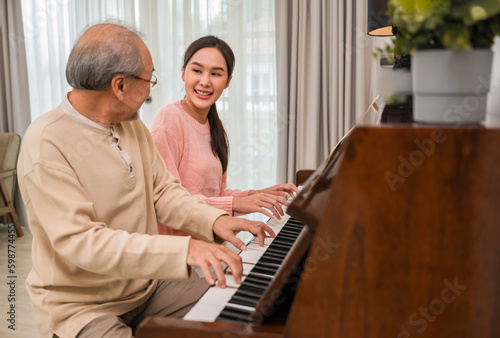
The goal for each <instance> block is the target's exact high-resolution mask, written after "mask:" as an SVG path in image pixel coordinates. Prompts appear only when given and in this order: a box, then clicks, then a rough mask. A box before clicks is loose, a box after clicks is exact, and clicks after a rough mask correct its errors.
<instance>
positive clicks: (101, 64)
mask: <svg viewBox="0 0 500 338" xmlns="http://www.w3.org/2000/svg"><path fill="white" fill-rule="evenodd" d="M153 71H154V66H153V61H152V59H151V55H150V53H149V51H148V49H147V47H146V45H145V44H144V42H143V41H142V40H141V38H139V36H138V35H137V34H135V33H134V32H132V31H130V30H129V29H127V28H125V27H123V26H120V25H115V24H98V25H94V26H92V27H90V28H89V29H88V30H87V31H85V32H84V33H83V35H82V36H81V37H80V39H79V40H78V41H77V43H76V44H75V46H74V48H73V50H72V51H71V54H70V56H69V59H68V64H67V68H66V77H67V80H68V82H69V83H70V85H71V86H72V87H73V90H72V91H71V92H69V93H68V94H67V96H66V97H65V98H64V99H63V101H62V103H61V104H60V106H58V107H57V108H56V109H54V110H52V111H50V112H48V113H46V114H44V115H43V116H41V117H40V118H38V119H37V120H36V121H34V122H33V123H32V124H31V126H30V127H29V128H28V130H27V131H26V134H25V137H24V142H23V146H22V150H21V154H20V156H19V163H18V169H19V184H20V188H21V192H22V196H23V199H24V202H25V203H26V206H27V210H28V218H29V224H30V228H31V231H32V233H33V268H32V270H31V272H30V274H29V276H28V279H27V281H26V286H27V289H28V291H29V294H30V297H31V301H32V304H33V308H34V313H35V318H36V324H37V326H38V328H39V330H40V332H41V335H42V336H43V337H61V338H65V337H132V336H133V330H134V328H135V326H136V325H137V324H138V323H139V322H140V321H141V320H142V319H144V318H145V317H146V316H148V315H158V316H182V315H183V314H185V313H186V312H187V310H188V309H189V308H190V306H191V305H192V304H193V303H194V302H195V301H196V300H197V299H198V298H199V297H200V295H201V294H202V293H203V292H204V291H205V290H206V289H207V288H208V286H209V284H214V279H213V277H212V275H211V274H210V270H209V268H210V267H212V268H213V269H214V270H215V272H216V275H217V278H218V281H219V285H220V286H221V287H224V283H225V281H224V274H223V267H222V263H221V262H224V263H226V264H227V265H228V266H229V268H230V269H231V270H232V273H233V274H234V275H235V278H236V280H237V281H239V280H240V278H241V273H242V264H241V259H240V258H239V256H237V255H236V254H234V253H233V252H231V251H230V250H229V249H227V248H226V247H225V246H222V245H218V244H211V243H209V242H213V241H214V239H215V237H218V238H219V239H221V240H227V241H229V242H231V243H233V244H234V245H235V246H236V247H239V248H242V249H245V246H244V244H243V242H241V241H240V240H239V239H237V238H236V237H235V235H234V234H235V233H236V232H237V231H239V230H248V231H250V232H252V233H253V234H254V235H256V236H258V237H259V238H260V242H261V244H262V243H263V241H264V237H265V235H266V232H267V233H268V234H269V235H271V236H273V235H274V233H273V231H272V230H271V229H270V228H269V227H268V226H266V225H265V224H263V223H260V222H252V221H248V220H244V219H236V218H232V217H230V216H228V215H227V214H225V213H224V211H221V210H218V209H215V208H212V207H210V206H208V205H206V204H204V203H203V202H201V200H199V199H198V198H195V197H193V196H191V195H190V194H189V193H188V192H187V191H186V190H185V189H184V188H183V187H182V186H181V185H180V184H179V182H178V181H177V180H176V179H175V178H174V177H173V176H172V175H171V174H170V173H169V172H168V171H167V170H166V167H165V164H164V162H163V160H162V158H161V156H160V155H159V153H158V152H157V150H156V147H155V145H154V143H153V140H152V138H151V137H150V134H149V131H148V129H147V128H146V126H144V124H143V123H142V122H141V120H140V119H138V114H137V110H138V109H139V108H140V107H141V105H142V104H143V102H144V100H145V99H146V98H147V97H148V96H149V93H150V86H151V84H155V83H156V80H155V78H154V76H153ZM158 221H159V222H160V223H162V224H168V225H169V226H171V227H173V228H176V229H183V230H186V231H188V232H190V233H192V234H194V235H196V236H198V237H199V238H201V239H204V240H205V241H202V240H195V239H192V238H191V237H171V236H161V235H158V234H157V232H158V230H157V222H158ZM190 266H195V267H200V268H201V270H202V271H203V273H204V274H205V276H206V279H204V278H203V279H201V278H198V277H197V275H196V274H195V273H193V274H190ZM189 275H191V276H189Z"/></svg>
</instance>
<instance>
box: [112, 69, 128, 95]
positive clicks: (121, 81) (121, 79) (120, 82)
mask: <svg viewBox="0 0 500 338" xmlns="http://www.w3.org/2000/svg"><path fill="white" fill-rule="evenodd" d="M125 79H126V77H125V76H124V75H121V74H118V75H115V77H113V78H112V79H111V91H112V92H113V94H115V96H116V98H117V99H118V100H120V101H123V91H124V89H125V86H126V85H127V83H126V81H125Z"/></svg>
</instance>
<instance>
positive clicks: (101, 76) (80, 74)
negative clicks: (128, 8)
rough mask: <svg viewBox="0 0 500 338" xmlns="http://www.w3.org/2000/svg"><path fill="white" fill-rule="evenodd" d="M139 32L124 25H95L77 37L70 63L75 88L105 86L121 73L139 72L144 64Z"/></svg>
mask: <svg viewBox="0 0 500 338" xmlns="http://www.w3.org/2000/svg"><path fill="white" fill-rule="evenodd" d="M141 42H142V39H141V38H140V37H139V35H138V33H136V32H134V31H132V30H131V29H129V28H126V27H124V26H122V25H118V24H111V23H102V24H97V25H94V26H91V27H90V28H89V29H87V30H86V31H85V32H84V33H83V34H82V35H81V37H80V38H79V39H78V40H77V41H76V43H75V45H74V46H73V49H72V50H71V53H70V55H69V58H68V63H67V65H66V79H67V81H68V83H69V84H70V86H71V87H73V88H75V89H87V90H105V89H106V88H107V87H108V86H109V85H110V83H111V80H112V79H113V77H115V76H116V75H118V74H123V75H125V76H136V75H138V74H140V73H141V71H142V70H143V68H144V60H143V58H142V55H141V51H140V49H139V45H140V43H141Z"/></svg>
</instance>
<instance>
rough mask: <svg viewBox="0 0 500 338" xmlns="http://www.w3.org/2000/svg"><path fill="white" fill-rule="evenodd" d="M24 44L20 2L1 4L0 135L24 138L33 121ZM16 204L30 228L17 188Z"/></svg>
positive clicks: (9, 1) (18, 211)
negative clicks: (5, 133) (16, 135)
mask: <svg viewBox="0 0 500 338" xmlns="http://www.w3.org/2000/svg"><path fill="white" fill-rule="evenodd" d="M24 42H25V41H24V32H23V20H22V16H21V1H16V0H6V1H0V132H9V133H17V134H19V135H21V137H22V136H23V135H24V132H25V131H26V128H28V125H29V123H30V121H31V120H30V106H29V93H28V75H27V68H26V54H25V47H24ZM14 205H15V208H16V211H17V213H18V216H19V219H20V221H21V224H22V225H27V224H28V223H27V221H26V216H25V209H24V205H23V203H22V200H21V196H20V194H19V191H18V189H16V196H15V198H14Z"/></svg>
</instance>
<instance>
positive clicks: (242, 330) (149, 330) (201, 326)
mask: <svg viewBox="0 0 500 338" xmlns="http://www.w3.org/2000/svg"><path fill="white" fill-rule="evenodd" d="M136 336H137V337H144V338H146V337H147V338H164V337H183V338H184V337H186V338H187V337H189V338H213V337H261V338H278V337H283V326H267V325H265V326H264V325H263V326H257V325H250V324H233V323H224V322H215V323H202V322H190V321H185V320H181V319H175V318H162V317H148V318H146V319H145V320H144V321H143V322H142V323H141V324H140V325H139V327H138V330H137V334H136Z"/></svg>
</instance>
